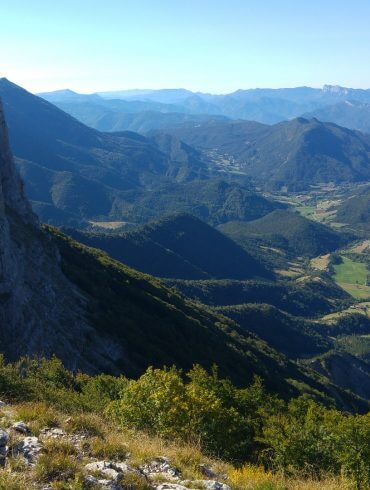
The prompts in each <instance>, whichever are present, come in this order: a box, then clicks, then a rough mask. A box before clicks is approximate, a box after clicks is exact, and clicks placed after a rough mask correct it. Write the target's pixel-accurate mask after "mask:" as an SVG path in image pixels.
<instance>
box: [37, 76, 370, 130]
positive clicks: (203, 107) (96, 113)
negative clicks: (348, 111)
mask: <svg viewBox="0 0 370 490" xmlns="http://www.w3.org/2000/svg"><path fill="white" fill-rule="evenodd" d="M39 95H40V96H41V97H43V98H45V99H46V100H49V101H50V102H53V103H54V104H56V105H58V106H59V107H60V108H61V109H63V110H65V111H66V112H71V113H73V115H75V116H76V117H77V118H81V120H82V121H83V122H85V123H86V124H89V122H88V121H90V124H92V125H94V124H95V125H99V124H100V123H101V120H102V119H105V117H106V119H107V121H106V123H105V124H108V125H109V124H110V125H111V126H110V130H113V127H114V126H115V127H116V129H120V130H123V129H128V127H125V125H127V124H129V122H128V120H127V119H125V118H123V119H122V121H119V117H118V114H119V113H120V114H124V113H136V112H138V109H139V108H141V110H142V111H158V112H177V113H183V114H194V115H196V114H206V115H213V116H214V115H220V116H225V117H229V118H231V119H247V120H253V121H258V122H262V123H267V124H274V123H277V122H280V121H283V120H287V119H292V118H295V117H299V116H302V115H303V114H305V113H307V112H312V111H315V110H318V109H322V108H324V107H327V106H331V105H334V104H337V103H340V102H344V101H357V102H361V103H370V91H369V90H362V89H352V88H345V87H339V86H332V85H325V86H324V87H323V88H322V89H318V88H311V87H297V88H282V89H249V90H237V91H236V92H233V93H230V94H225V95H214V94H206V93H200V92H191V91H190V90H185V89H161V90H126V91H125V90H123V91H116V92H100V93H97V94H91V95H83V94H77V93H75V92H72V91H70V90H61V91H56V92H49V93H42V94H39ZM81 103H83V104H84V105H81ZM140 104H141V105H140ZM104 108H106V109H107V111H106V114H104ZM113 113H114V114H115V116H114V115H113ZM113 121H114V122H113ZM330 121H331V120H330ZM332 122H335V121H332ZM117 124H119V125H121V127H119V128H118V127H117ZM108 125H106V126H105V128H106V130H108V129H107V128H108V127H109V126H108ZM95 127H97V126H95ZM97 129H100V128H98V127H97ZM157 129H158V128H157Z"/></svg>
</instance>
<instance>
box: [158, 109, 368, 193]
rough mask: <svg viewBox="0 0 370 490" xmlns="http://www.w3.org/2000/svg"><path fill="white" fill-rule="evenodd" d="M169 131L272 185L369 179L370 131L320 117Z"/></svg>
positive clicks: (228, 166) (299, 185)
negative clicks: (337, 123)
mask: <svg viewBox="0 0 370 490" xmlns="http://www.w3.org/2000/svg"><path fill="white" fill-rule="evenodd" d="M167 131H168V132H170V133H171V134H174V135H177V136H178V137H179V138H181V139H182V140H183V141H185V142H186V143H188V144H189V145H191V146H194V147H197V148H199V149H203V150H204V151H205V152H207V154H208V155H211V154H213V157H215V155H216V162H217V161H218V162H220V161H221V162H223V163H221V166H220V167H221V168H222V169H223V170H224V171H228V170H229V171H230V169H232V170H233V171H237V172H241V173H244V174H246V175H248V176H249V177H251V178H253V179H254V181H255V182H256V183H257V184H258V185H260V186H261V187H265V188H268V189H281V188H288V189H289V190H292V191H297V190H304V189H308V188H310V186H311V185H315V184H320V183H327V182H334V183H341V182H362V181H367V180H369V179H370V136H368V135H364V134H362V133H360V132H356V131H351V130H349V129H346V128H342V127H340V126H336V125H335V124H332V123H322V122H320V121H318V120H317V119H311V120H308V119H304V118H297V119H293V120H291V121H287V122H281V123H278V124H275V125H273V126H267V125H263V124H260V123H252V122H248V121H235V122H234V121H233V122H226V123H221V122H214V123H212V124H202V125H200V126H197V127H194V126H190V125H185V126H184V127H182V128H175V129H173V130H167ZM225 162H228V163H227V164H226V163H225ZM219 165H220V164H219Z"/></svg>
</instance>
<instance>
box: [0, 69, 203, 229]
mask: <svg viewBox="0 0 370 490" xmlns="http://www.w3.org/2000/svg"><path fill="white" fill-rule="evenodd" d="M0 96H1V97H2V99H3V103H4V109H5V112H6V116H7V120H8V124H9V135H10V142H11V147H12V150H13V153H14V155H15V159H16V163H17V165H18V168H19V169H20V172H21V175H22V177H23V179H24V181H25V185H26V192H27V195H28V197H29V199H31V200H32V201H33V204H34V208H35V210H36V211H37V212H38V213H39V214H40V215H41V216H42V219H43V220H45V221H48V220H51V221H53V220H54V222H57V221H58V218H59V219H60V220H63V219H64V221H65V222H68V221H72V220H75V221H78V220H82V219H91V218H93V217H96V216H101V215H104V216H107V215H119V213H120V208H121V207H123V203H124V202H126V196H125V191H128V190H135V189H143V188H146V187H150V186H151V185H152V183H153V181H154V182H155V183H156V184H158V182H161V181H162V182H167V181H187V180H190V179H193V178H195V177H198V178H201V177H202V176H203V175H204V174H205V173H206V166H205V164H204V163H203V161H202V159H201V158H200V155H199V153H198V152H197V151H195V150H193V149H189V148H188V147H187V146H186V145H184V144H182V145H181V144H180V143H174V142H173V141H172V140H171V139H170V141H169V142H167V147H169V148H170V150H171V152H170V153H171V156H169V155H168V154H166V153H165V152H163V151H162V149H161V148H159V147H158V146H157V145H156V143H155V142H154V141H153V140H148V139H147V138H145V137H143V136H139V135H138V134H136V133H130V132H123V133H116V134H114V135H111V134H106V133H100V132H98V131H96V130H93V129H91V128H88V127H87V126H84V125H83V124H82V123H80V122H78V121H77V120H76V119H74V118H72V117H71V116H69V115H68V114H66V113H65V112H63V111H61V110H59V109H58V108H57V107H55V106H53V105H52V104H50V103H48V102H46V101H45V100H43V99H41V98H39V97H36V96H34V95H32V94H30V93H29V92H27V91H25V90H23V89H22V88H20V87H18V86H16V85H14V84H12V83H11V82H9V81H8V80H6V79H1V80H0ZM171 141H172V142H171ZM162 148H164V146H163V145H162ZM188 150H189V154H188V155H187V154H186V152H187V151H188Z"/></svg>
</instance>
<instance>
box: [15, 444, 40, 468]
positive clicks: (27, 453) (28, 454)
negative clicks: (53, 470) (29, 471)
mask: <svg viewBox="0 0 370 490" xmlns="http://www.w3.org/2000/svg"><path fill="white" fill-rule="evenodd" d="M41 450H42V444H41V442H40V441H39V440H38V438H37V437H25V438H24V439H23V441H21V442H19V443H18V444H17V445H16V446H15V447H14V448H13V453H14V454H15V455H21V456H23V457H24V459H25V460H26V461H27V463H28V464H29V465H34V464H35V463H36V461H37V458H38V456H39V454H40V452H41Z"/></svg>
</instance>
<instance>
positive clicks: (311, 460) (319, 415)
mask: <svg viewBox="0 0 370 490" xmlns="http://www.w3.org/2000/svg"><path fill="white" fill-rule="evenodd" d="M263 434H264V442H265V444H266V446H267V447H268V448H269V450H270V451H271V452H270V455H271V460H270V463H271V464H272V466H273V468H274V469H279V470H284V471H286V472H290V473H293V474H294V473H295V472H297V471H307V473H309V474H315V475H316V476H320V475H322V474H323V473H342V474H344V475H345V476H347V477H349V478H350V479H352V480H354V481H355V482H356V485H357V488H369V487H368V485H370V414H369V413H368V414H367V415H362V416H361V415H355V416H351V415H348V414H344V413H342V412H339V411H336V410H328V409H325V408H324V407H322V406H319V405H317V404H316V403H315V402H313V401H312V400H308V399H306V398H304V397H300V398H298V399H295V400H292V401H291V402H290V403H289V404H288V406H287V410H286V411H285V412H283V413H281V412H280V413H277V414H273V415H271V416H270V417H267V418H266V420H265V422H264V427H263Z"/></svg>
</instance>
